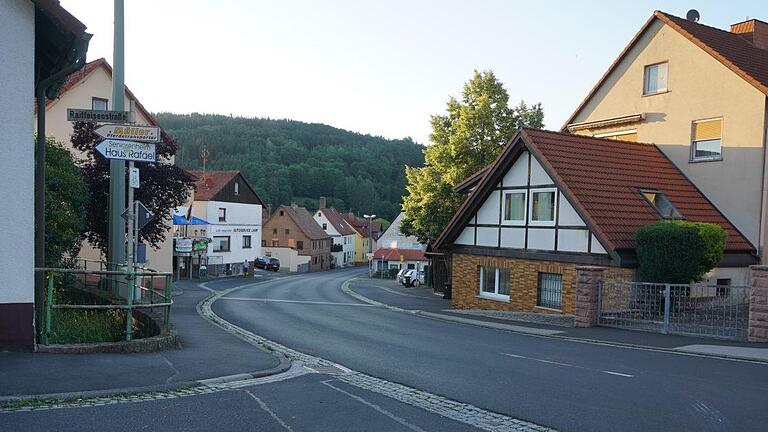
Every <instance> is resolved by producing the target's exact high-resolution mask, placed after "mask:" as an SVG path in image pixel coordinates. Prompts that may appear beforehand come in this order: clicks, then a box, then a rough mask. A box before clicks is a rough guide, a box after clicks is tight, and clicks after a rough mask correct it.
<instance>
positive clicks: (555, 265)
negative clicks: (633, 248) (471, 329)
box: [451, 254, 634, 315]
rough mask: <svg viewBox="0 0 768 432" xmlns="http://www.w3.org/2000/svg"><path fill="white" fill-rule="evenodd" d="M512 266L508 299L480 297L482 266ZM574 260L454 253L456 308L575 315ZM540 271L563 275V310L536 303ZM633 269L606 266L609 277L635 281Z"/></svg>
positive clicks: (453, 284)
mask: <svg viewBox="0 0 768 432" xmlns="http://www.w3.org/2000/svg"><path fill="white" fill-rule="evenodd" d="M481 266H484V267H498V268H505V269H509V272H510V274H509V285H510V288H509V302H505V301H500V300H491V299H486V298H480V297H479V293H480V267H481ZM577 266H578V265H577V264H574V263H565V262H557V261H539V260H529V259H519V258H505V257H494V256H484V255H468V254H454V255H453V257H452V275H451V282H452V296H453V307H454V308H456V309H486V310H504V311H514V312H537V313H555V314H557V313H561V314H569V315H575V314H576V267H577ZM539 273H555V274H560V275H562V277H563V282H562V290H563V297H562V309H561V310H559V311H558V310H552V309H547V308H542V307H539V306H537V301H538V285H539ZM633 275H634V271H633V270H632V269H627V268H619V267H606V268H605V270H604V271H603V277H604V278H606V279H622V280H632V277H633Z"/></svg>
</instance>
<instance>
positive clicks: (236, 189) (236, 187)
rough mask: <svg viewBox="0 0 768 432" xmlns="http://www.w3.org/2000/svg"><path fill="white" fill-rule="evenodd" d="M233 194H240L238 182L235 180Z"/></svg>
mask: <svg viewBox="0 0 768 432" xmlns="http://www.w3.org/2000/svg"><path fill="white" fill-rule="evenodd" d="M235 195H240V183H238V182H235Z"/></svg>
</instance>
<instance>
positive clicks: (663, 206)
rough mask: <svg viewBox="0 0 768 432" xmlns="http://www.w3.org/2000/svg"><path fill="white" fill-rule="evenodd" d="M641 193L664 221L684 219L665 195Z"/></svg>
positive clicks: (650, 192)
mask: <svg viewBox="0 0 768 432" xmlns="http://www.w3.org/2000/svg"><path fill="white" fill-rule="evenodd" d="M640 192H641V193H642V194H643V196H644V197H645V199H646V200H648V202H649V203H650V204H651V205H652V206H653V208H654V209H656V211H657V212H659V214H660V215H661V217H663V218H664V219H683V215H682V214H681V213H680V212H679V211H677V209H676V208H675V206H673V205H672V203H671V202H669V199H667V196H666V195H664V194H663V193H661V192H659V191H653V190H641V191H640Z"/></svg>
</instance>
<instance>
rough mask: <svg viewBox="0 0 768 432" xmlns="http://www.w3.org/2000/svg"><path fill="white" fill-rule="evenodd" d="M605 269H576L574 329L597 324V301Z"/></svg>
mask: <svg viewBox="0 0 768 432" xmlns="http://www.w3.org/2000/svg"><path fill="white" fill-rule="evenodd" d="M604 270H605V267H594V266H577V267H576V307H575V309H576V327H592V326H593V325H595V324H597V318H598V317H597V301H598V291H599V289H600V288H599V287H600V283H601V282H602V281H603V271H604Z"/></svg>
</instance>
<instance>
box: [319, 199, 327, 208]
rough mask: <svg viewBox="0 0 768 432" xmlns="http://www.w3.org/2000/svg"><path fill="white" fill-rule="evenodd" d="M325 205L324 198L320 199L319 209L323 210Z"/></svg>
mask: <svg viewBox="0 0 768 432" xmlns="http://www.w3.org/2000/svg"><path fill="white" fill-rule="evenodd" d="M325 204H326V202H325V197H320V208H321V209H324V208H325Z"/></svg>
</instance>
